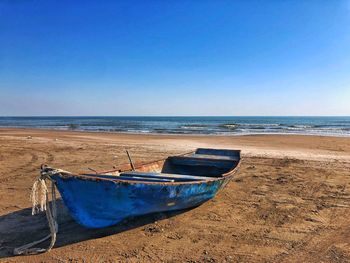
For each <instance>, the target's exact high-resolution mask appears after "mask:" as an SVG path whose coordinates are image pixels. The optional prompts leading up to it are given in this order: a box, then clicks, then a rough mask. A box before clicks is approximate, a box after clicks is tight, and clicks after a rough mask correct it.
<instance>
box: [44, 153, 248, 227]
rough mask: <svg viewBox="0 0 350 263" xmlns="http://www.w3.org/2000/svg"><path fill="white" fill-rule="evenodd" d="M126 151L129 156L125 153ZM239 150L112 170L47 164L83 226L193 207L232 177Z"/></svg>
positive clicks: (239, 158) (196, 154) (56, 184)
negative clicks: (80, 170)
mask: <svg viewBox="0 0 350 263" xmlns="http://www.w3.org/2000/svg"><path fill="white" fill-rule="evenodd" d="M128 156H129V155H128ZM240 160H241V157H240V151H239V150H226V149H206V148H199V149H197V150H196V151H194V152H191V153H186V154H183V155H177V156H170V157H168V158H166V159H163V160H158V161H153V162H149V163H140V164H135V165H134V164H133V162H132V160H131V159H130V163H129V164H126V165H123V166H120V167H117V168H115V169H114V170H111V171H103V172H96V171H95V172H94V173H84V174H73V173H70V172H65V171H62V170H56V169H54V168H50V167H47V166H45V167H43V168H42V169H43V170H42V173H45V174H50V177H51V180H52V181H53V182H54V184H55V186H56V187H57V189H58V191H59V192H60V194H61V197H62V199H63V202H64V204H65V205H66V207H67V208H68V210H69V212H70V214H71V215H72V217H73V218H74V219H75V220H76V221H77V222H78V223H79V224H81V225H83V226H84V227H87V228H102V227H108V226H112V225H115V224H118V223H119V222H121V221H123V220H124V219H126V218H130V217H135V216H141V215H146V214H150V213H157V212H166V211H174V210H182V209H187V208H191V207H196V206H199V205H201V204H203V203H204V202H206V201H208V200H210V199H212V198H213V197H214V196H215V195H216V194H217V192H218V191H219V190H220V189H222V188H223V187H224V186H225V185H227V183H228V182H229V181H230V180H231V179H232V177H233V175H234V174H235V173H236V172H237V170H238V167H239V164H240Z"/></svg>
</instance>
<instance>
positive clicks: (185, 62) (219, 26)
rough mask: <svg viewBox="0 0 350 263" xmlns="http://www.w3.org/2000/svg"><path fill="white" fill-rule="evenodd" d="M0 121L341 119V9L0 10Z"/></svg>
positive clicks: (349, 18) (301, 5)
mask: <svg viewBox="0 0 350 263" xmlns="http://www.w3.org/2000/svg"><path fill="white" fill-rule="evenodd" d="M0 115H350V1H295V0H290V1H288V0H284V1H277V0H272V1H268V0H266V1H253V0H250V1H233V0H229V1H221V0H218V1H214V0H213V1H205V0H203V1H200V0H196V1H195V0H193V1H180V0H179V1H170V0H169V1H161V0H158V1H151V0H150V1H50V0H42V1H39V0H38V1H30V0H26V1H25V0H17V1H15V0H13V1H12V0H3V1H0Z"/></svg>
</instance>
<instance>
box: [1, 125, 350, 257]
mask: <svg viewBox="0 0 350 263" xmlns="http://www.w3.org/2000/svg"><path fill="white" fill-rule="evenodd" d="M197 147H213V148H234V149H242V155H243V161H242V165H241V168H240V171H239V172H238V173H237V175H236V177H235V178H234V180H233V181H231V183H230V184H229V185H228V186H227V187H226V188H225V189H224V190H223V191H221V192H220V193H219V194H218V195H217V196H216V198H215V199H213V200H212V201H209V202H207V203H205V204H203V205H202V206H200V207H197V208H195V209H192V210H189V211H186V212H181V213H165V214H164V213H163V214H156V215H150V216H144V217H140V218H134V219H130V220H128V221H126V222H124V223H122V224H120V225H117V226H114V227H110V228H106V229H100V230H91V229H90V230H89V229H85V228H83V227H81V226H79V225H78V224H77V223H75V221H73V219H72V218H71V217H70V216H69V214H68V213H67V211H66V209H65V207H64V206H63V204H62V203H61V202H59V234H58V239H57V243H56V245H55V247H54V248H53V250H52V251H51V252H49V253H45V254H40V255H31V256H18V257H13V256H12V250H13V248H15V247H17V246H20V245H23V244H25V243H27V242H31V241H33V240H36V239H39V238H40V237H43V236H45V235H46V234H47V233H48V227H47V223H46V220H45V215H44V214H41V215H37V216H31V208H30V206H31V204H30V202H29V194H30V189H31V186H32V183H33V181H34V179H35V177H36V176H37V175H38V168H39V166H40V164H41V163H46V164H49V165H50V166H54V167H59V168H62V169H65V170H69V171H74V172H84V171H85V172H86V171H87V168H88V167H90V168H93V169H96V170H106V169H110V168H112V167H113V165H118V164H123V163H127V162H128V159H127V156H126V154H125V151H124V149H125V148H127V149H128V150H129V152H130V154H131V155H132V157H133V159H134V160H135V161H150V160H154V159H160V158H163V157H166V156H168V155H173V154H179V153H184V152H188V151H190V150H193V149H194V148H197ZM0 168H1V169H0V182H1V184H0V261H1V262H349V261H350V218H349V215H350V138H336V137H320V136H292V135H256V136H176V135H171V136H170V135H130V134H109V133H88V132H67V131H47V130H32V129H0Z"/></svg>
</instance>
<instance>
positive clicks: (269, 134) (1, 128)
mask: <svg viewBox="0 0 350 263" xmlns="http://www.w3.org/2000/svg"><path fill="white" fill-rule="evenodd" d="M16 130H18V131H28V132H33V131H34V132H35V131H42V132H62V133H75V134H78V133H82V134H89V133H90V134H115V135H118V134H119V135H125V136H128V135H130V136H132V135H135V136H150V137H151V136H152V137H157V136H161V137H184V138H186V137H188V138H190V137H249V136H291V137H292V136H300V137H302V136H307V137H330V138H350V135H348V134H345V135H338V134H307V133H305V134H303V133H246V134H242V133H236V134H196V133H191V134H183V133H156V132H147V133H146V132H119V131H107V130H106V131H93V130H74V129H72V130H69V129H66V130H65V129H54V128H52V129H48V128H32V127H0V135H1V132H3V131H16Z"/></svg>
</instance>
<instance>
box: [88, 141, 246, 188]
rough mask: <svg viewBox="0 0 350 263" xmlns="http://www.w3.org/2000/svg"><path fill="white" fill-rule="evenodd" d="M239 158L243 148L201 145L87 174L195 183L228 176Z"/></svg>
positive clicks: (150, 180) (107, 177)
mask: <svg viewBox="0 0 350 263" xmlns="http://www.w3.org/2000/svg"><path fill="white" fill-rule="evenodd" d="M239 161H240V151H239V150H221V149H205V148H199V149H197V150H196V151H195V152H192V153H189V154H185V155H178V156H170V157H168V158H166V159H164V160H160V161H154V162H150V163H147V164H143V165H140V166H135V167H134V169H132V165H128V168H126V169H118V170H115V171H109V172H103V173H96V174H83V175H84V176H93V177H99V178H103V179H109V180H110V179H112V180H123V181H124V180H125V181H137V182H158V183H161V182H163V183H164V182H195V181H206V180H212V179H216V178H220V177H224V176H225V175H226V174H227V173H228V172H230V171H232V170H233V169H234V168H235V167H236V166H237V165H238V164H239Z"/></svg>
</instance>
